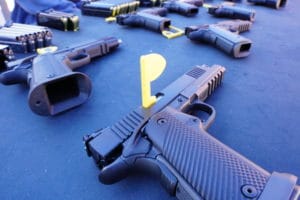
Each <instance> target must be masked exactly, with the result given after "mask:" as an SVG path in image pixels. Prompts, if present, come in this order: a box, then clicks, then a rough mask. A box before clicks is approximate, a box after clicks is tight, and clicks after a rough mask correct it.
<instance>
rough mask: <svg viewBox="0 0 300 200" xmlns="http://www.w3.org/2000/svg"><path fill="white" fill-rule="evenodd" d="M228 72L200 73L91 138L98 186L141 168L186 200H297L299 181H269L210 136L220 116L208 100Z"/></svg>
mask: <svg viewBox="0 0 300 200" xmlns="http://www.w3.org/2000/svg"><path fill="white" fill-rule="evenodd" d="M224 71H225V68H224V67H222V66H218V65H214V66H212V67H207V66H197V67H195V68H194V69H192V70H191V71H189V72H187V73H186V74H184V75H182V76H181V77H180V78H178V79H177V80H176V81H174V82H173V83H171V84H170V85H168V86H167V87H166V88H165V89H164V90H162V91H161V92H160V93H158V94H157V96H159V97H160V100H159V101H158V102H157V103H156V104H154V105H153V106H152V107H150V108H148V109H145V108H143V107H139V108H137V109H135V110H133V111H132V112H130V113H129V114H128V115H126V116H125V117H124V118H122V119H121V120H120V121H118V122H117V123H116V124H114V125H113V126H111V127H108V128H105V129H102V130H100V131H96V132H94V133H92V134H90V135H87V136H85V137H84V142H85V147H86V151H87V154H88V156H92V158H93V159H94V161H95V163H96V164H97V166H98V167H99V168H100V174H99V180H100V181H101V182H102V183H104V184H112V183H115V182H117V181H120V180H121V179H122V178H125V177H126V176H128V175H129V173H130V172H132V171H133V170H135V169H141V170H144V171H147V172H148V173H149V172H154V174H155V175H157V176H158V177H160V179H161V183H162V185H163V186H164V188H165V189H166V190H167V191H168V193H169V194H170V195H172V196H176V197H177V198H178V199H180V200H186V199H193V200H202V199H206V200H224V199H259V200H270V199H272V200H279V199H281V200H283V199H284V200H296V199H297V198H298V197H299V195H300V188H299V186H297V185H296V181H297V177H295V176H293V175H288V174H281V173H277V172H274V173H272V174H270V173H269V172H267V171H265V170H264V169H262V168H261V167H259V166H257V165H256V164H254V163H253V162H251V161H250V160H248V159H246V158H245V157H243V156H241V155H240V154H238V153H237V152H235V151H234V150H232V149H230V148H229V147H228V146H226V145H224V144H222V143H221V142H219V141H218V140H216V139H215V138H213V137H212V136H211V135H209V134H208V133H207V129H208V127H209V126H210V125H211V124H212V122H213V120H214V117H215V110H214V108H213V107H211V106H209V105H207V104H206V103H204V102H203V101H204V100H205V99H206V98H207V97H208V96H210V95H211V94H212V92H213V91H214V90H215V89H216V88H217V87H218V86H219V85H220V83H221V81H222V78H223V74H224Z"/></svg>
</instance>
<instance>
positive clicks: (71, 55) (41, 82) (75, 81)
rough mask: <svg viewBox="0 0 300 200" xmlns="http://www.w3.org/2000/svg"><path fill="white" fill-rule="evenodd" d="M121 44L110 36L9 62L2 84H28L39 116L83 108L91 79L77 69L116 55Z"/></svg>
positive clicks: (29, 99) (31, 106)
mask: <svg viewBox="0 0 300 200" xmlns="http://www.w3.org/2000/svg"><path fill="white" fill-rule="evenodd" d="M120 43H121V40H120V39H117V38H115V37H107V38H103V39H99V40H95V41H92V42H88V43H85V44H80V45H76V46H74V47H71V48H66V49H62V50H59V51H56V52H53V53H44V54H42V55H36V54H35V55H31V56H28V57H26V58H24V59H19V60H16V61H15V62H11V63H8V69H7V71H5V72H3V73H1V74H0V82H1V83H2V84H4V85H12V84H18V83H23V82H24V83H27V84H28V85H29V86H30V89H29V94H28V104H29V107H30V108H31V110H32V111H33V112H34V113H36V114H39V115H56V114H58V113H61V112H63V111H66V110H69V109H71V108H74V107H76V106H79V105H81V104H82V103H84V102H85V101H87V99H88V98H89V96H90V93H91V90H92V84H91V81H90V78H89V77H88V76H87V75H86V74H84V73H81V72H74V71H73V70H75V69H77V68H79V67H81V66H84V65H86V64H89V63H90V62H91V60H92V59H94V58H96V57H100V56H104V55H106V54H108V53H110V52H112V51H113V50H114V49H116V48H117V47H118V46H119V44H120Z"/></svg>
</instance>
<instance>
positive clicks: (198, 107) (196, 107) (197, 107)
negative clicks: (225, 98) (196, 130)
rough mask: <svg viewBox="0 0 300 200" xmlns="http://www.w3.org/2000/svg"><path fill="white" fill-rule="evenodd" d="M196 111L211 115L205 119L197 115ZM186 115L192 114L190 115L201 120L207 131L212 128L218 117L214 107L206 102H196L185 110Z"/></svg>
mask: <svg viewBox="0 0 300 200" xmlns="http://www.w3.org/2000/svg"><path fill="white" fill-rule="evenodd" d="M196 111H202V112H205V113H207V114H208V115H209V117H208V118H206V119H203V118H201V117H199V116H197V115H196V114H195V113H196ZM185 113H187V114H190V115H192V116H194V117H197V118H198V119H200V121H201V124H202V126H203V128H204V129H205V130H207V129H208V128H209V127H210V125H211V124H212V123H213V122H214V119H215V117H216V110H215V109H214V108H213V107H212V106H210V105H208V104H206V103H204V102H195V103H193V104H190V105H189V106H188V107H187V108H186V109H185Z"/></svg>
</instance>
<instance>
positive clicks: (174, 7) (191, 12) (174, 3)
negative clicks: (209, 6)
mask: <svg viewBox="0 0 300 200" xmlns="http://www.w3.org/2000/svg"><path fill="white" fill-rule="evenodd" d="M161 6H162V7H164V8H167V9H168V11H169V12H174V13H179V14H181V15H185V16H188V17H191V16H195V15H197V14H198V11H199V9H198V7H197V6H195V5H194V4H193V2H192V1H190V3H188V2H185V1H183V0H168V1H164V2H163V3H162V4H161Z"/></svg>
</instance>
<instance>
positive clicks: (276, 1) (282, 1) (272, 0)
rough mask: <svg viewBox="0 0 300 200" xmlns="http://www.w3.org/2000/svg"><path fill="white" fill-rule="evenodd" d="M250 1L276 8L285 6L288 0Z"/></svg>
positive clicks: (250, 0) (249, 0)
mask: <svg viewBox="0 0 300 200" xmlns="http://www.w3.org/2000/svg"><path fill="white" fill-rule="evenodd" d="M247 1H248V2H249V3H254V4H255V5H262V6H267V7H271V8H275V9H279V8H280V7H284V6H285V5H286V3H287V0H247Z"/></svg>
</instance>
